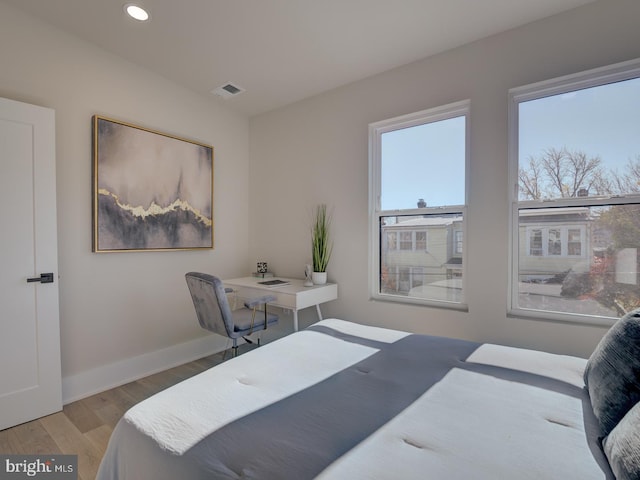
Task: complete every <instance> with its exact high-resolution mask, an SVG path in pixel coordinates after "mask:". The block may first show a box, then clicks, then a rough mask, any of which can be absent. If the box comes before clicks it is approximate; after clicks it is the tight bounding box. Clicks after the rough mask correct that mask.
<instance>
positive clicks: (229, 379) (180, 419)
mask: <svg viewBox="0 0 640 480" xmlns="http://www.w3.org/2000/svg"><path fill="white" fill-rule="evenodd" d="M638 318H639V317H634V319H635V322H636V323H638ZM634 319H632V321H633V320H634ZM616 327H618V324H616ZM612 330H614V328H612ZM627 330H628V328H627ZM636 333H638V335H637V336H636V341H635V343H636V344H637V343H639V341H640V328H638V330H637V332H636ZM620 335H621V336H625V335H626V336H628V331H623V332H622V333H621V334H620ZM604 341H605V339H603V342H604ZM603 342H601V344H602V343H603ZM605 347H607V345H605V346H604V347H603V346H602V345H599V349H598V354H599V355H600V357H598V358H595V357H596V356H597V355H596V353H594V356H592V358H591V359H589V360H588V361H587V360H586V359H581V358H576V357H571V356H562V355H554V354H549V353H544V352H538V351H532V350H525V349H518V348H512V347H506V346H500V345H493V344H479V343H473V342H468V341H463V340H457V339H451V338H442V337H433V336H427V335H416V334H410V333H407V332H402V331H396V330H390V329H383V328H377V327H370V326H364V325H361V324H356V323H351V322H347V321H344V320H338V319H327V320H323V321H320V322H318V323H316V324H314V325H312V326H311V327H309V328H307V329H305V330H303V331H300V332H296V333H294V334H292V335H289V336H287V337H284V338H282V339H279V340H277V341H275V342H272V343H270V344H268V345H265V346H263V347H260V348H258V349H255V350H252V351H251V352H248V353H245V354H244V355H241V356H239V357H237V358H234V359H232V360H229V361H227V362H225V363H222V364H220V365H218V366H216V367H213V368H211V369H210V370H207V371H205V372H203V373H201V374H199V375H197V376H195V377H192V378H190V379H188V380H185V381H183V382H181V383H180V384H177V385H175V386H173V387H171V388H169V389H167V390H164V391H162V392H160V393H158V394H156V395H154V396H153V397H151V398H149V399H147V400H145V401H143V402H141V403H139V404H137V405H136V406H134V407H133V408H131V409H130V410H129V411H128V412H127V413H126V414H125V415H124V417H123V418H122V419H121V420H120V422H119V423H118V424H117V425H116V427H115V429H114V431H113V434H112V436H111V439H110V441H109V445H108V448H107V451H106V453H105V455H104V458H103V460H102V463H101V465H100V469H99V472H98V476H97V478H98V480H116V479H120V480H122V479H172V480H174V479H182V480H189V479H205V478H206V479H218V478H219V479H239V478H243V479H244V478H246V479H279V480H281V479H296V480H300V479H311V478H318V479H447V480H450V479H465V480H468V479H492V480H493V479H502V478H505V479H529V478H530V479H536V480H540V479H573V478H576V479H581V480H589V479H610V478H616V476H615V475H614V471H615V473H616V474H617V475H618V478H639V477H637V476H636V477H633V476H631V475H629V476H624V475H625V474H626V473H625V470H624V468H627V467H625V465H624V464H625V462H626V463H629V462H628V461H627V460H628V457H629V448H631V455H635V454H637V456H638V458H639V459H640V452H638V445H637V444H634V438H633V435H634V433H635V432H636V431H638V430H639V429H638V428H636V427H637V426H638V425H640V421H639V422H638V424H636V423H634V422H635V421H636V420H635V417H633V418H632V419H631V420H630V422H631V425H627V426H626V430H624V431H621V432H620V431H618V437H620V438H617V439H616V441H615V442H614V441H613V440H612V441H611V442H610V444H609V448H608V449H603V442H602V441H601V440H602V437H603V436H604V433H605V432H604V431H603V426H602V423H603V417H604V416H603V415H602V412H603V411H605V412H608V411H610V410H611V409H610V405H608V404H607V401H608V397H607V398H605V399H604V400H603V402H604V405H605V407H604V409H603V408H602V405H596V406H593V405H592V397H594V392H596V395H595V397H598V398H599V396H602V395H600V394H598V393H597V392H600V390H601V387H602V386H603V385H604V383H606V382H610V383H611V378H610V377H611V372H612V370H616V369H617V370H619V368H618V367H617V366H616V365H615V364H613V363H612V362H610V361H609V360H610V359H609V358H606V357H607V356H606V355H605V354H604V353H606V348H605ZM630 348H637V347H634V346H633V345H631V347H630ZM611 349H613V350H615V351H619V348H613V347H612V348H610V350H611ZM603 352H604V353H603ZM637 353H639V352H638V350H635V353H634V352H633V351H632V352H631V354H632V355H634V354H637ZM636 356H637V357H638V358H640V356H638V355H636ZM603 358H605V359H606V360H607V362H605V361H604V360H602V359H603ZM599 360H600V361H599ZM610 364H611V368H608V365H610ZM616 373H619V372H616ZM633 374H634V372H633V371H632V372H631V375H633ZM638 378H640V375H639V376H636V377H635V381H637V380H638ZM585 379H586V380H587V382H588V383H590V385H588V386H585ZM627 380H628V378H627ZM622 383H623V385H622V387H624V388H626V390H629V388H628V385H626V384H624V382H622ZM619 386H620V385H613V386H611V385H609V384H607V388H613V389H614V390H615V388H617V387H619ZM636 387H637V385H636ZM590 393H591V395H590ZM618 396H619V395H618ZM639 398H640V393H639V392H638V388H636V389H635V393H633V392H632V395H631V396H630V399H629V400H628V402H626V403H627V404H629V405H627V406H626V407H625V406H623V407H622V408H621V410H626V411H622V412H619V414H620V413H622V414H623V415H622V416H623V417H624V418H625V419H626V417H627V416H629V415H626V413H627V412H628V411H630V410H638V408H640V407H638V408H635V409H634V408H632V407H633V404H635V403H637V400H638V399H639ZM600 400H602V399H600ZM615 402H616V400H615V399H614V403H615ZM601 403H602V402H601ZM618 403H620V402H618ZM599 409H600V410H599ZM637 416H638V418H640V412H638V415H637ZM614 420H615V419H614ZM622 423H623V422H622V420H621V419H617V421H615V425H613V427H612V428H609V431H608V432H606V433H607V434H609V435H608V436H607V438H609V437H611V438H613V434H614V433H616V432H615V431H616V429H618V428H619V425H618V424H622ZM606 428H608V427H605V429H606ZM629 428H630V430H631V433H628V432H627V430H629ZM629 436H631V439H629ZM637 443H640V441H639V442H637ZM629 445H630V446H629ZM625 449H626V450H625ZM614 453H615V455H614ZM608 456H609V458H608ZM620 459H622V460H620ZM610 461H611V463H610ZM621 463H622V464H623V465H622V467H620V464H621ZM638 463H640V461H639V462H638ZM610 465H611V466H610ZM612 467H613V468H612ZM631 468H635V466H633V465H632V466H631ZM630 471H631V472H632V473H633V470H630ZM639 471H640V470H639ZM627 473H628V472H627Z"/></svg>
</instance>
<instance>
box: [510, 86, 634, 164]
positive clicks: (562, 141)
mask: <svg viewBox="0 0 640 480" xmlns="http://www.w3.org/2000/svg"><path fill="white" fill-rule="evenodd" d="M519 130H520V135H519V157H520V162H521V163H522V161H523V160H525V161H526V160H527V159H528V158H529V157H530V156H533V157H539V156H540V155H541V153H542V152H544V151H545V150H546V149H548V148H556V149H561V148H563V147H566V148H567V149H568V150H581V151H583V152H585V153H586V154H587V155H588V156H589V157H595V156H599V157H600V158H601V159H602V162H603V166H605V167H607V168H609V169H611V168H614V169H616V168H617V169H618V171H620V172H622V171H623V169H624V166H625V165H626V164H627V162H628V161H629V160H634V159H636V158H637V157H638V156H640V78H636V79H632V80H626V81H623V82H617V83H612V84H608V85H602V86H599V87H593V88H588V89H584V90H579V91H577V92H570V93H566V94H562V95H554V96H551V97H547V98H541V99H537V100H531V101H528V102H522V103H520V112H519Z"/></svg>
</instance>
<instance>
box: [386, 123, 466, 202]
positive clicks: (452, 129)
mask: <svg viewBox="0 0 640 480" xmlns="http://www.w3.org/2000/svg"><path fill="white" fill-rule="evenodd" d="M464 129H465V117H455V118H450V119H447V120H441V121H438V122H434V123H427V124H424V125H419V126H416V127H411V128H405V129H402V130H395V131H392V132H387V133H384V134H382V145H381V148H382V188H381V208H382V210H393V209H405V208H416V206H417V202H418V200H419V199H420V198H422V199H424V200H425V201H426V202H427V206H434V207H435V206H444V205H464V203H465V198H464V195H465V191H464V185H465V177H464V170H465V168H464V167H465V132H464Z"/></svg>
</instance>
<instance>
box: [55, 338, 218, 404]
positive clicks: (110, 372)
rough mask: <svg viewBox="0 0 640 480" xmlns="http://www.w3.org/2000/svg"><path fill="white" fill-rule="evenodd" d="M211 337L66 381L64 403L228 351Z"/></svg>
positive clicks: (72, 376)
mask: <svg viewBox="0 0 640 480" xmlns="http://www.w3.org/2000/svg"><path fill="white" fill-rule="evenodd" d="M224 348H225V347H224V344H223V345H222V346H220V343H219V342H216V341H215V339H213V338H212V336H211V335H207V336H205V337H201V338H197V339H195V340H191V341H188V342H184V343H180V344H178V345H172V346H171V347H167V348H163V349H162V350H156V351H154V352H149V353H145V354H143V355H139V356H137V357H132V358H127V359H125V360H121V361H118V362H114V363H111V364H109V365H104V366H101V367H98V368H94V369H92V370H88V371H86V372H82V373H78V374H76V375H69V376H67V377H63V378H62V403H63V404H65V405H66V404H67V403H71V402H75V401H77V400H81V399H83V398H86V397H89V396H91V395H95V394H96V393H100V392H104V391H105V390H109V389H111V388H116V387H119V386H121V385H124V384H126V383H129V382H134V381H136V380H139V379H141V378H144V377H146V376H149V375H153V374H155V373H158V372H162V371H163V370H168V369H170V368H173V367H177V366H178V365H182V364H184V363H188V362H192V361H194V360H197V359H199V358H202V357H206V356H208V355H212V354H214V353H218V352H221V351H222V350H224Z"/></svg>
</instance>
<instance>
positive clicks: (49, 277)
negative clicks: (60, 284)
mask: <svg viewBox="0 0 640 480" xmlns="http://www.w3.org/2000/svg"><path fill="white" fill-rule="evenodd" d="M31 282H40V283H53V273H41V274H40V276H39V277H32V278H27V283H31Z"/></svg>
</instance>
